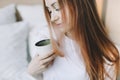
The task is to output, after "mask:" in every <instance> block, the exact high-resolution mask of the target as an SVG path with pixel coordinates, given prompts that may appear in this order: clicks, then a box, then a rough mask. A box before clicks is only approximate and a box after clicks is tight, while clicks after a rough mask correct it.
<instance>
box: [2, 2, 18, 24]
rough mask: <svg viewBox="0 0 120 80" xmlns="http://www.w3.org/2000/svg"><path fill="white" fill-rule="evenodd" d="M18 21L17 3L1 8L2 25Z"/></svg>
mask: <svg viewBox="0 0 120 80" xmlns="http://www.w3.org/2000/svg"><path fill="white" fill-rule="evenodd" d="M14 22H16V16H15V5H14V4H11V5H9V6H6V7H4V8H0V25H3V24H9V23H14Z"/></svg>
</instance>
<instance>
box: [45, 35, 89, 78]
mask: <svg viewBox="0 0 120 80" xmlns="http://www.w3.org/2000/svg"><path fill="white" fill-rule="evenodd" d="M63 44H64V48H63V49H62V50H63V52H64V57H57V58H56V59H55V60H54V63H53V65H52V66H50V67H49V68H48V69H47V71H45V72H44V73H43V80H89V77H88V74H87V72H86V69H85V65H84V62H83V59H82V57H81V56H80V55H78V53H80V50H79V49H78V50H75V47H76V46H75V43H74V41H73V40H71V39H70V38H68V37H65V39H64V41H63Z"/></svg>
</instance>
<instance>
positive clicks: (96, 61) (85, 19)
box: [43, 0, 119, 80]
mask: <svg viewBox="0 0 120 80" xmlns="http://www.w3.org/2000/svg"><path fill="white" fill-rule="evenodd" d="M58 2H59V5H60V7H61V8H62V13H63V16H65V14H66V13H65V8H64V7H65V6H67V9H68V11H69V18H70V19H69V25H70V27H71V28H72V29H73V36H74V37H75V41H76V42H77V43H78V44H79V46H80V49H81V51H82V55H83V58H84V61H85V66H86V70H87V72H88V75H89V77H90V80H105V77H109V78H110V79H111V80H113V79H112V77H110V76H109V73H107V71H106V70H105V67H104V65H105V64H108V65H109V66H113V68H114V72H113V73H114V75H115V78H117V75H118V71H119V52H118V50H117V48H116V47H115V45H114V44H113V42H112V41H111V40H110V39H109V36H108V34H107V32H106V29H105V27H104V25H103V24H102V22H101V20H100V18H99V16H98V12H97V9H96V3H95V0H58ZM43 3H44V9H45V15H46V18H47V21H48V24H49V25H50V24H51V22H50V14H49V12H48V10H47V8H46V7H45V1H44V0H43ZM107 62H110V63H111V64H109V63H107Z"/></svg>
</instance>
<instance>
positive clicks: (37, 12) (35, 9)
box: [17, 5, 47, 27]
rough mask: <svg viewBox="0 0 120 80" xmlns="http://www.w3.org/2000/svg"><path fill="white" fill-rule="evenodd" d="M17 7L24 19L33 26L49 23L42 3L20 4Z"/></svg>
mask: <svg viewBox="0 0 120 80" xmlns="http://www.w3.org/2000/svg"><path fill="white" fill-rule="evenodd" d="M17 9H18V11H19V13H20V15H21V17H22V19H23V20H24V21H26V22H28V23H29V24H30V25H31V26H32V27H35V26H39V27H42V26H44V25H47V22H46V19H45V15H44V10H43V6H42V5H18V6H17Z"/></svg>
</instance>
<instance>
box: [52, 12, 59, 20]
mask: <svg viewBox="0 0 120 80" xmlns="http://www.w3.org/2000/svg"><path fill="white" fill-rule="evenodd" d="M58 19H59V16H58V15H57V14H56V13H55V12H53V13H51V22H55V21H57V20H58Z"/></svg>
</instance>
